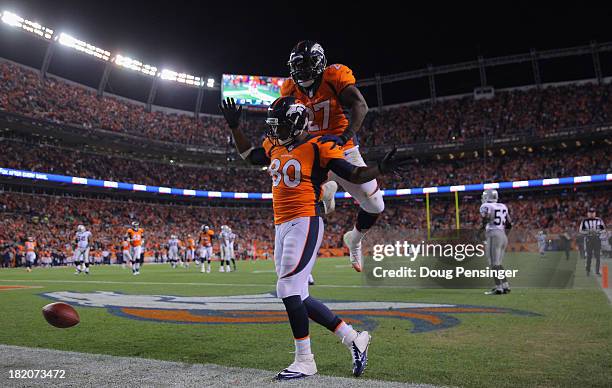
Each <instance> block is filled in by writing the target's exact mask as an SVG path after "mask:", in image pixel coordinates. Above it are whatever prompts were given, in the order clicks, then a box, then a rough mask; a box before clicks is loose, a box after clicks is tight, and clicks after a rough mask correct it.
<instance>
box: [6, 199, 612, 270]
mask: <svg viewBox="0 0 612 388" xmlns="http://www.w3.org/2000/svg"><path fill="white" fill-rule="evenodd" d="M558 194H560V193H558ZM532 195H536V194H532ZM503 197H504V193H503V192H502V200H503V201H504V203H507V204H508V207H509V209H510V213H511V214H512V217H513V222H514V227H513V230H512V233H511V241H514V242H531V241H533V239H534V236H535V232H536V231H537V230H542V229H543V230H546V231H547V233H548V234H558V233H564V232H569V233H570V234H574V235H575V233H576V231H577V229H578V222H579V220H580V219H581V217H583V216H584V215H585V211H586V210H585V209H586V208H588V207H595V208H597V209H598V210H599V215H600V216H601V217H602V218H603V219H604V220H607V218H608V217H609V216H610V214H609V209H611V208H612V198H611V197H610V196H609V195H606V193H605V192H595V193H594V194H593V193H591V194H581V193H566V194H563V195H556V196H555V197H547V196H542V195H541V194H540V197H538V198H535V199H534V198H532V197H524V198H523V197H519V196H516V195H512V197H510V196H509V198H503ZM479 206H480V199H479V198H478V196H477V195H466V196H464V197H462V199H461V205H460V211H461V214H460V216H461V222H462V228H467V229H469V228H478V226H479V225H480V219H479V212H478V209H479ZM355 210H356V206H355V205H354V204H353V203H352V201H343V202H339V203H338V205H337V210H336V212H335V213H333V214H331V215H329V216H328V217H326V229H325V237H324V241H323V244H322V247H324V248H342V234H343V233H344V232H345V231H346V230H348V229H350V228H351V227H352V225H353V222H354V216H355ZM381 217H382V219H381V222H379V223H378V224H377V226H376V227H375V228H374V230H373V231H372V232H371V233H370V234H371V235H372V236H380V238H384V235H385V234H388V233H390V232H399V233H403V232H405V233H410V232H412V231H415V230H417V231H425V230H426V217H425V206H424V203H423V198H422V197H410V198H408V199H405V200H402V201H388V202H387V206H386V210H385V212H384V213H383V214H382V216H381ZM431 219H432V228H433V229H434V230H442V229H452V227H453V226H454V222H455V208H454V201H452V200H451V199H450V198H448V197H432V206H431ZM134 220H137V221H139V222H140V224H141V226H142V227H143V228H144V231H145V232H144V238H145V246H146V249H147V252H149V256H151V257H152V256H155V254H156V253H160V252H161V251H162V250H163V249H164V245H165V244H166V242H167V241H168V239H169V237H170V235H171V234H176V235H177V236H179V238H180V239H182V240H183V241H184V240H185V239H186V238H187V234H191V235H192V236H195V237H196V239H197V235H198V232H199V228H200V226H201V225H202V224H207V225H210V226H211V228H212V229H213V230H216V231H218V230H219V228H220V226H221V225H223V224H227V225H229V226H230V227H232V229H233V231H234V232H235V233H236V234H237V236H238V238H237V249H236V251H237V252H239V253H240V254H241V256H242V257H245V256H244V255H243V254H242V252H245V251H247V250H253V251H254V252H256V253H257V255H258V257H259V258H271V257H272V254H273V243H272V242H273V237H274V236H273V234H274V227H273V224H272V220H273V217H272V210H271V208H269V207H257V208H254V207H250V208H245V207H243V208H236V207H234V208H228V207H226V208H223V207H204V206H188V205H182V204H155V203H146V202H137V201H125V200H116V199H96V198H77V197H69V196H52V195H33V194H23V193H14V192H4V193H2V194H0V247H5V248H9V249H13V250H15V251H16V252H18V251H19V249H20V248H19V247H21V248H23V243H24V242H25V240H26V239H27V237H28V236H32V237H34V238H35V239H36V241H37V243H38V246H39V250H40V252H44V253H47V254H48V256H49V257H50V256H52V255H54V254H59V253H60V252H61V253H63V254H65V255H66V256H68V257H70V250H71V248H72V245H73V242H74V233H75V231H76V227H77V225H78V224H84V225H86V226H87V228H88V229H89V230H91V231H92V233H93V240H94V241H95V249H94V252H93V253H92V256H93V257H96V256H100V257H101V256H102V255H101V253H102V252H103V251H108V252H115V251H118V250H119V244H120V243H121V240H122V238H123V237H124V235H125V233H126V230H127V228H128V227H129V224H130V223H131V222H132V221H134Z"/></svg>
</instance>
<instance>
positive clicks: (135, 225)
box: [132, 221, 140, 230]
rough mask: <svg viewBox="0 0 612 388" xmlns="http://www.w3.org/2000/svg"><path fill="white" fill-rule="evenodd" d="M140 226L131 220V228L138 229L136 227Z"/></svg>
mask: <svg viewBox="0 0 612 388" xmlns="http://www.w3.org/2000/svg"><path fill="white" fill-rule="evenodd" d="M139 226H140V224H139V223H138V222H136V221H134V222H132V228H134V229H135V230H138V227H139Z"/></svg>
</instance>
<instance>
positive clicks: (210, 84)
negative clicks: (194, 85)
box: [206, 78, 215, 88]
mask: <svg viewBox="0 0 612 388" xmlns="http://www.w3.org/2000/svg"><path fill="white" fill-rule="evenodd" d="M206 86H208V87H209V88H214V87H215V79H214V78H209V79H208V80H206Z"/></svg>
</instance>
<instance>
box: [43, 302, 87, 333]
mask: <svg viewBox="0 0 612 388" xmlns="http://www.w3.org/2000/svg"><path fill="white" fill-rule="evenodd" d="M42 313H43V316H44V317H45V319H46V320H47V322H49V324H50V325H52V326H55V327H59V328H62V329H65V328H67V327H72V326H74V325H76V324H77V323H79V322H80V319H79V313H77V311H76V310H75V309H74V307H72V306H71V305H69V304H66V303H62V302H57V303H50V304H48V305H46V306H45V307H43V310H42Z"/></svg>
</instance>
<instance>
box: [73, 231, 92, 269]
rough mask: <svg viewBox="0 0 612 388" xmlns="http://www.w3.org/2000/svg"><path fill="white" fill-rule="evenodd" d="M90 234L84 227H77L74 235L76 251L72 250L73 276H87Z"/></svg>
mask: <svg viewBox="0 0 612 388" xmlns="http://www.w3.org/2000/svg"><path fill="white" fill-rule="evenodd" d="M90 239H91V232H90V231H88V230H87V229H85V226H84V225H79V226H77V231H76V235H75V240H76V249H75V250H74V265H76V272H75V273H74V274H75V275H78V274H80V273H81V272H85V274H86V275H89V249H90V248H91V241H90Z"/></svg>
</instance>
